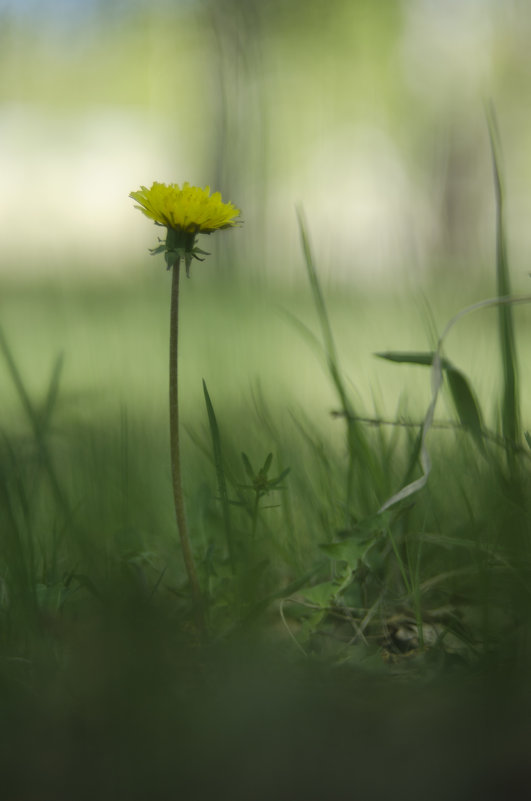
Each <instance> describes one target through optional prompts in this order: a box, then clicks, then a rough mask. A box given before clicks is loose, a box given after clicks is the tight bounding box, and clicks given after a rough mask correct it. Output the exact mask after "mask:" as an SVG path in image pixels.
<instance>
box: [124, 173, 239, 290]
mask: <svg viewBox="0 0 531 801" xmlns="http://www.w3.org/2000/svg"><path fill="white" fill-rule="evenodd" d="M129 197H131V198H133V200H136V201H137V203H139V204H140V205H138V206H135V208H136V209H139V210H140V211H141V212H142V213H143V214H145V215H146V217H149V218H150V219H151V220H154V221H155V224H156V225H163V226H165V227H166V229H167V235H166V241H165V242H164V244H162V245H159V246H158V247H156V248H153V249H152V250H151V253H152V254H153V255H154V254H155V253H164V257H165V259H166V264H167V266H168V270H169V269H170V268H171V267H172V266H173V265H174V264H175V263H176V262H177V261H179V260H180V259H181V258H183V259H184V262H185V264H186V274H187V275H188V276H189V275H190V265H191V264H192V260H193V259H198V260H199V261H203V259H201V258H200V255H199V254H201V255H203V256H208V253H207V252H206V251H205V250H201V249H200V248H198V247H195V237H196V235H197V234H212V233H213V232H214V231H219V230H220V229H222V228H232V227H233V226H235V225H238V224H239V223H238V220H237V219H236V218H237V217H238V215H239V214H240V210H239V209H237V208H236V207H235V206H233V205H232V203H224V202H223V201H222V199H221V195H220V193H219V192H214V194H213V195H211V194H210V187H209V186H205V188H204V189H201V187H199V186H190V184H189V183H188V182H186V183H184V184H183V185H182V187H180V186H179V184H168V185H167V184H161V183H158V182H157V181H155V182H154V183H153V184H152V186H151V189H148V188H147V187H146V186H141V187H140V189H139V190H138V191H137V192H131V193H130V195H129ZM159 241H160V242H161V241H162V240H159Z"/></svg>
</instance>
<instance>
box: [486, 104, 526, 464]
mask: <svg viewBox="0 0 531 801" xmlns="http://www.w3.org/2000/svg"><path fill="white" fill-rule="evenodd" d="M487 125H488V131H489V139H490V146H491V153H492V165H493V173H494V195H495V201H496V284H497V293H498V295H499V296H500V297H507V296H509V295H510V294H511V282H510V275H509V261H508V257H507V244H506V239H505V216H504V192H503V183H502V176H501V172H500V137H499V132H498V126H497V122H496V115H495V112H494V109H493V107H492V106H490V107H488V108H487ZM498 334H499V341H500V348H501V358H502V366H503V395H502V410H501V411H502V414H501V417H502V434H503V436H504V437H505V438H506V439H507V440H510V441H512V442H515V443H519V442H520V439H521V432H520V399H519V387H518V363H517V355H516V343H515V335H514V322H513V310H512V306H511V304H510V303H502V304H500V306H499V307H498ZM507 453H508V458H509V459H511V458H512V457H511V455H510V454H511V453H512V451H511V450H510V449H509V450H508V451H507Z"/></svg>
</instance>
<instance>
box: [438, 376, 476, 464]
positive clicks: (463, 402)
mask: <svg viewBox="0 0 531 801" xmlns="http://www.w3.org/2000/svg"><path fill="white" fill-rule="evenodd" d="M446 377H447V378H448V386H449V387H450V392H451V393H452V400H453V402H454V405H455V409H456V412H457V416H458V417H459V422H460V423H461V425H462V426H463V428H464V429H465V430H466V431H469V432H470V434H471V435H472V436H473V438H474V441H475V443H476V445H477V446H478V448H479V449H480V450H481V451H484V449H485V445H484V442H483V421H482V416H481V410H480V408H479V403H478V400H477V397H476V395H475V394H474V392H473V391H472V388H471V386H470V384H469V382H468V381H467V379H466V377H465V376H464V375H463V373H462V372H461V371H460V370H456V369H455V367H453V368H452V369H449V370H446Z"/></svg>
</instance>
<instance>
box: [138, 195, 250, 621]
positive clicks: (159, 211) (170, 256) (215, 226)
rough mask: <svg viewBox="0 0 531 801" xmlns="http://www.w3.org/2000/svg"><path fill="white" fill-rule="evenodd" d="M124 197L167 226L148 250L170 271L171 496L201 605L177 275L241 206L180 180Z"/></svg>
mask: <svg viewBox="0 0 531 801" xmlns="http://www.w3.org/2000/svg"><path fill="white" fill-rule="evenodd" d="M129 197H131V198H133V200H136V201H137V203H139V205H138V206H136V207H135V208H137V209H139V210H140V211H141V212H142V213H143V214H145V215H146V217H149V218H150V219H151V220H154V222H155V224H156V225H159V226H163V227H165V228H166V239H165V240H159V241H160V242H161V244H160V245H159V246H158V247H156V248H153V249H152V250H151V253H152V254H156V253H164V258H165V260H166V265H167V269H168V270H171V271H172V288H171V304H170V452H171V467H172V483H173V500H174V505H175V516H176V519H177V528H178V531H179V537H180V541H181V548H182V552H183V559H184V564H185V567H186V572H187V574H188V580H189V582H190V589H191V593H192V598H193V600H194V603H195V605H196V608H197V609H198V610H201V589H200V587H199V581H198V579H197V571H196V568H195V562H194V557H193V553H192V547H191V544H190V536H189V534H188V526H187V523H186V513H185V507H184V497H183V488H182V475H181V457H180V442H179V394H178V332H179V279H180V268H181V261H184V264H185V267H186V275H187V276H188V277H190V267H191V265H192V261H193V260H194V259H197V260H198V261H203V259H202V258H201V256H208V253H207V252H206V251H204V250H201V249H200V248H198V247H196V243H195V239H196V236H197V234H211V233H213V232H214V231H218V230H220V229H222V228H231V227H233V226H235V225H237V224H238V223H237V220H236V218H237V217H238V215H239V214H240V210H239V209H237V208H235V206H233V205H232V203H223V202H222V200H221V195H220V193H219V192H215V193H214V194H213V195H211V194H210V187H208V186H207V187H205V188H204V189H201V188H200V187H197V186H190V184H188V183H184V184H183V186H182V188H181V187H180V186H179V185H178V184H169V185H166V184H161V183H157V182H155V183H153V184H152V186H151V188H150V189H148V188H147V187H145V186H142V187H141V188H140V189H139V190H138V191H137V192H131V193H130V195H129ZM199 623H200V626H201V627H203V617H202V613H201V611H199Z"/></svg>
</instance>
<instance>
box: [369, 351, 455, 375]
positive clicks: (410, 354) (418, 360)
mask: <svg viewBox="0 0 531 801" xmlns="http://www.w3.org/2000/svg"><path fill="white" fill-rule="evenodd" d="M374 355H375V356H378V358H379V359H387V361H389V362H397V363H398V364H420V365H423V366H425V367H431V366H432V364H433V359H434V357H435V352H434V351H401V350H388V351H385V352H382V353H375V354H374ZM441 367H442V369H443V370H447V369H448V368H450V367H452V365H451V363H450V362H449V361H448V359H441Z"/></svg>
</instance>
